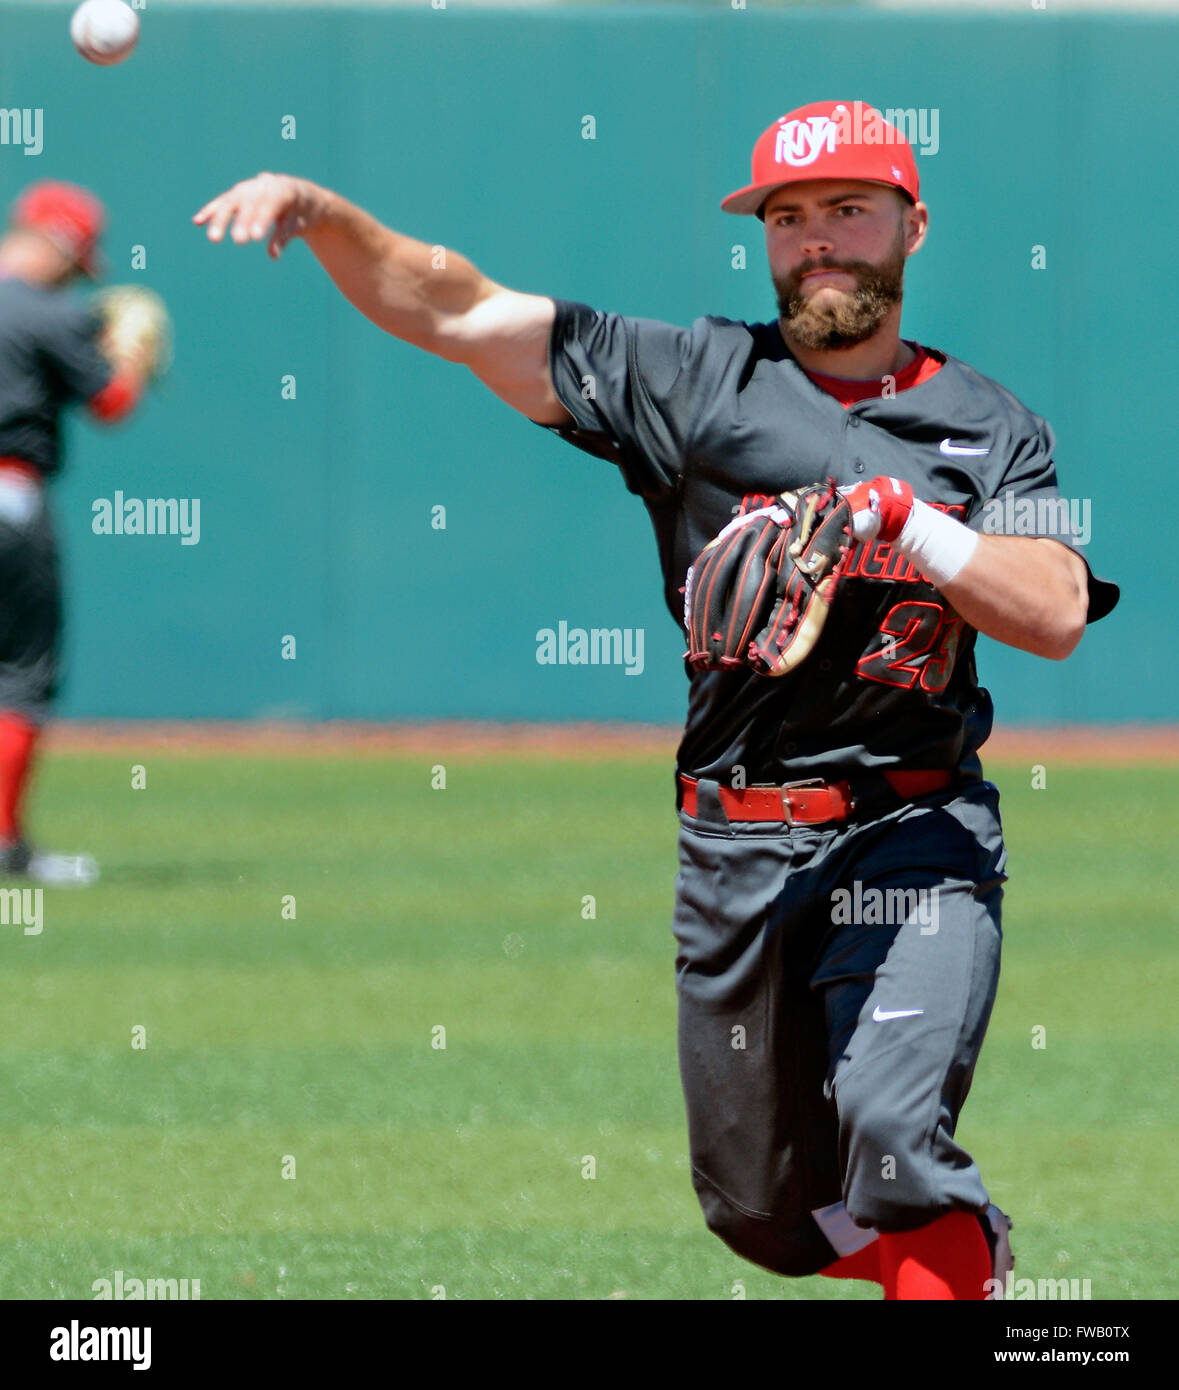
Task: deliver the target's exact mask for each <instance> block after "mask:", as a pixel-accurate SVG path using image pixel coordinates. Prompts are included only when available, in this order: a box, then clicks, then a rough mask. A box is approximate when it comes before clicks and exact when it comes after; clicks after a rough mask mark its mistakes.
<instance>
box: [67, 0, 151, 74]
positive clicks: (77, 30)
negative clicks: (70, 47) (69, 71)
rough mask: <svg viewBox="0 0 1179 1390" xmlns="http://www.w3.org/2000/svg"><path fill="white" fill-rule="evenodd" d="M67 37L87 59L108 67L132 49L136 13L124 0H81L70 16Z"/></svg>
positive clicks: (137, 24)
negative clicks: (68, 34)
mask: <svg viewBox="0 0 1179 1390" xmlns="http://www.w3.org/2000/svg"><path fill="white" fill-rule="evenodd" d="M70 38H71V39H73V41H74V47H75V48H76V49H77V50H78V52H79V53H80V54H81V55H82V57H83V58H85V59H86V61H87V62H88V63H98V64H99V66H100V67H110V66H111V64H113V63H121V62H122V61H123V59H124V58H127V57H130V55H131V53H132V51H133V50H134V48H135V45H136V43H137V42H138V40H139V16H138V15H137V14H136V13H135V11H134V10H133V9H132V8H131V6H130V5H125V4H124V3H123V0H84V3H83V4H81V5H79V6H78V8H77V9H76V10H75V11H74V13H73V17H72V18H71V19H70Z"/></svg>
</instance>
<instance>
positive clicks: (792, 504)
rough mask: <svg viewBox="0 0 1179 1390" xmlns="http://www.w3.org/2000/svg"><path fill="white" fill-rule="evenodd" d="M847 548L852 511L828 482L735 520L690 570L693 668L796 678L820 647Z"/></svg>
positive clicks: (687, 607) (688, 622) (687, 620)
mask: <svg viewBox="0 0 1179 1390" xmlns="http://www.w3.org/2000/svg"><path fill="white" fill-rule="evenodd" d="M851 547H852V530H851V510H850V507H849V505H848V503H847V501H846V500H845V499H844V497H843V496H841V494H840V493H839V492H838V490H837V489H836V487H835V482H834V479H828V480H827V482H826V483H818V484H815V485H814V486H812V487H805V488H802V489H800V490H799V491H798V492H797V493H792V492H783V493H782V494H781V495H780V496H779V497H778V498H777V499H776V500H775V501H774V502H773V503H772V504H771V505H770V506H768V507H762V508H759V509H758V510H757V511H753V512H748V513H747V514H746V515H745V516H739V517H736V518H734V520H733V521H731V522H729V524H728V525H727V526H726V527H725V528H724V530H723V531H721V533H720V534H719V535H718V536H717V537H716V538H715V539H714V540H711V541H709V543H708V544H707V545H706V546H705V547H704V549H703V550H702V551H701V552H700V555H699V557H698V558H697V560H696V563H695V564H694V565H693V566H692V568H691V569H690V570H689V571H688V580H687V585H686V587H685V590H684V627H685V629H686V630H687V634H688V651H687V653H686V656H687V660H688V663H689V665H690V666H691V667H692V668H693V669H694V670H697V671H713V670H734V669H738V668H740V667H745V666H748V667H751V668H752V669H753V670H754V671H756V672H757V673H758V674H759V675H763V676H784V675H787V674H789V672H791V671H793V670H795V669H796V668H797V667H798V666H799V665H800V664H801V663H802V662H803V661H805V660H806V658H807V656H809V654H810V652H811V651H812V649H813V648H814V645H815V643H816V642H817V641H818V640H819V634H820V633H821V632H822V630H823V625H824V623H825V622H826V621H827V613H828V611H829V610H830V607H831V603H832V600H833V599H834V597H835V592H836V588H837V586H838V583H839V572H840V571H839V566H840V563H841V561H842V560H843V558H844V556H845V555H846V554H847V553H848V551H849V550H850V549H851Z"/></svg>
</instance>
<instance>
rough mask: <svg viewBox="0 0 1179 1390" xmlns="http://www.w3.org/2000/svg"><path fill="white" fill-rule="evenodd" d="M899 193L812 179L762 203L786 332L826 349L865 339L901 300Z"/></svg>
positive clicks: (904, 242) (903, 241) (904, 245)
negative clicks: (764, 205)
mask: <svg viewBox="0 0 1179 1390" xmlns="http://www.w3.org/2000/svg"><path fill="white" fill-rule="evenodd" d="M905 206H907V204H906V203H905V200H904V199H903V197H902V196H901V195H900V194H898V193H896V192H894V191H893V190H892V189H890V188H885V187H882V186H878V185H873V184H867V183H854V182H842V181H839V180H834V179H813V180H809V181H807V182H804V183H798V184H791V185H790V186H789V187H787V188H784V189H782V190H781V191H780V192H778V193H774V194H773V195H771V197H770V198H769V199H768V200H767V202H766V211H765V228H766V249H767V252H768V254H769V261H770V276H771V278H772V280H773V283H774V289H775V290H776V291H777V295H778V313H779V315H780V318H781V321H782V326H783V329H784V330H785V332H786V333H787V335H788V336H789V337H790V338H792V339H794V340H795V341H796V342H798V343H799V344H801V345H802V346H803V347H808V348H816V349H822V350H826V351H830V350H833V349H837V348H844V347H852V346H854V345H855V344H856V343H862V342H863V341H864V340H865V339H867V338H870V337H871V336H872V335H873V333H875V332H876V330H877V329H878V328H879V327H880V324H881V322H882V321H883V320H884V318H885V316H886V315H887V314H888V312H889V310H890V309H891V308H892V307H893V305H895V304H899V303H900V300H901V292H902V286H903V281H904V273H905V257H906V254H907V251H908V249H909V248H908V236H909V229H908V228H907V226H906V219H905V213H904V208H905Z"/></svg>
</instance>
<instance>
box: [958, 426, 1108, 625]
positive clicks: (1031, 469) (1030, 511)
mask: <svg viewBox="0 0 1179 1390" xmlns="http://www.w3.org/2000/svg"><path fill="white" fill-rule="evenodd" d="M1031 419H1032V421H1033V428H1032V429H1031V431H1030V432H1029V433H1028V437H1027V438H1026V439H1024V441H1023V443H1022V444H1021V445H1020V447H1019V448H1018V450H1017V452H1016V455H1015V458H1014V460H1013V461H1012V462H1011V464H1010V465H1009V466H1008V468H1007V471H1006V472H1005V473H1004V474H1003V476H1002V478H1001V480H1000V482H999V485H998V487H997V488H996V489H995V490H994V493H993V495H992V496H991V497H989V498H987V499H986V500H985V501H984V502H983V503H982V505H981V506H980V507H979V508H978V509H977V510H976V511H975V513H974V515H973V516H972V517H971V518H970V519H969V520H968V521H967V523H966V524H967V525H968V526H969V527H970V528H971V530H973V531H979V532H982V533H983V534H985V535H995V536H1040V537H1047V538H1050V539H1052V540H1055V541H1059V542H1060V543H1061V544H1062V545H1066V546H1068V548H1069V549H1070V550H1073V551H1076V553H1077V554H1078V555H1079V556H1080V557H1081V559H1082V560H1084V561H1085V567H1086V569H1087V570H1088V573H1089V617H1088V621H1089V622H1091V623H1095V622H1096V621H1097V620H1098V619H1099V618H1104V617H1105V616H1106V614H1107V613H1110V612H1112V611H1113V609H1114V608H1115V606H1116V605H1117V602H1118V599H1119V598H1120V597H1121V590H1120V589H1119V588H1118V586H1117V585H1116V584H1112V583H1110V581H1109V580H1107V579H1099V578H1098V577H1097V576H1096V575H1095V574H1094V573H1093V570H1092V569H1091V568H1090V566H1089V560H1088V557H1087V556H1086V554H1085V546H1086V545H1087V544H1088V542H1089V538H1090V533H1091V520H1092V519H1091V510H1092V505H1091V502H1092V499H1090V498H1088V497H1079V498H1078V497H1062V496H1061V495H1060V488H1059V485H1058V483H1057V478H1056V464H1055V462H1054V459H1053V456H1054V454H1055V451H1056V436H1055V434H1054V433H1053V431H1052V426H1051V425H1049V424H1048V422H1047V421H1046V420H1043V419H1041V418H1040V416H1038V415H1033V416H1032V417H1031Z"/></svg>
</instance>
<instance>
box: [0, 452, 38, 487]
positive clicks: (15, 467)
mask: <svg viewBox="0 0 1179 1390" xmlns="http://www.w3.org/2000/svg"><path fill="white" fill-rule="evenodd" d="M0 473H19V474H20V475H21V477H23V478H29V479H31V481H32V482H34V483H39V482H41V481H42V473H41V470H40V469H39V468H35V467H34V466H33V465H32V464H31V463H28V462H26V461H25V460H24V459H18V458H13V457H12V456H11V455H9V454H0Z"/></svg>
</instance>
